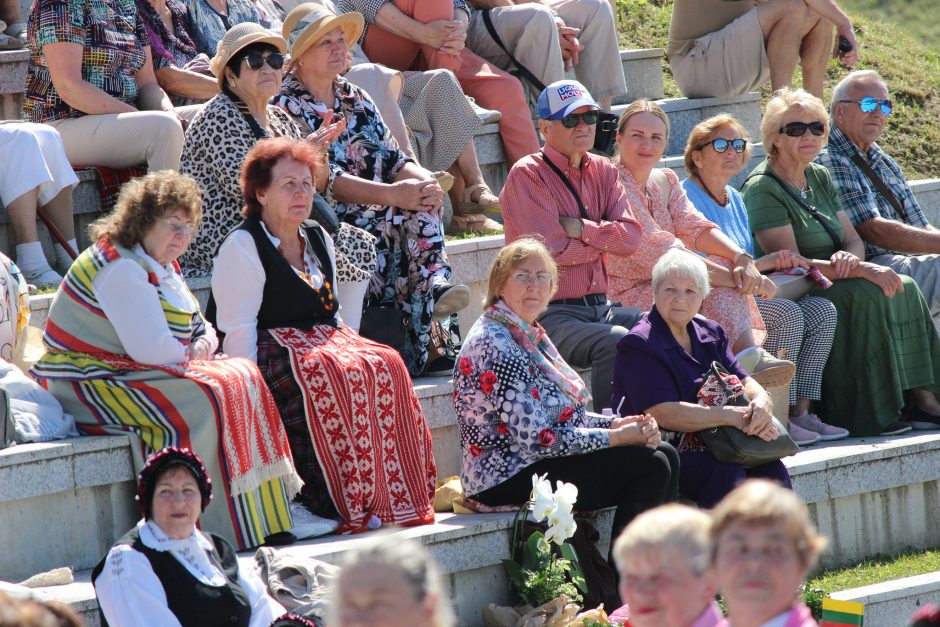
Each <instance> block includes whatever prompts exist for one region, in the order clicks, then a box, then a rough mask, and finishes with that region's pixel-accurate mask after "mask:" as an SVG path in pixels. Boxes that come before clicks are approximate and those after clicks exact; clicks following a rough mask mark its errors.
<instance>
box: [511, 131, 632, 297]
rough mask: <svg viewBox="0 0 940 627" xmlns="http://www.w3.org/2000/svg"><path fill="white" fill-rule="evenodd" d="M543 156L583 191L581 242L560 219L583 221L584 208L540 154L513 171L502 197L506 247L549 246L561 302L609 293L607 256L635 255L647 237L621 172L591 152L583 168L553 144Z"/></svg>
mask: <svg viewBox="0 0 940 627" xmlns="http://www.w3.org/2000/svg"><path fill="white" fill-rule="evenodd" d="M543 152H544V153H545V155H546V156H547V157H548V158H549V159H551V160H552V163H554V164H555V165H556V166H558V169H559V170H561V171H562V172H564V174H565V176H567V177H568V180H569V181H571V184H572V185H573V186H574V188H575V189H576V190H578V194H580V196H581V202H583V203H584V207H585V209H586V210H587V214H588V217H589V218H590V219H589V220H581V222H582V223H583V224H584V230H583V232H582V234H581V239H572V238H570V237H568V236H567V235H566V234H565V230H564V229H563V228H561V224H560V223H559V222H558V218H559V217H560V216H568V217H572V218H580V217H581V214H580V213H579V211H578V203H577V202H576V201H575V199H574V196H572V195H571V192H570V191H569V190H568V188H567V187H566V186H565V184H564V183H563V182H562V180H561V179H560V178H559V177H558V175H557V174H556V173H555V172H554V171H553V170H552V169H551V167H550V166H549V165H547V164H546V163H545V160H544V159H543V158H542V155H541V154H539V153H536V154H533V155H529V156H527V157H523V158H522V159H520V160H519V161H518V162H517V163H516V165H514V166H513V168H512V170H511V171H510V172H509V178H507V179H506V184H505V185H504V186H503V191H502V192H501V193H500V195H499V201H500V205H501V206H502V208H503V219H504V226H505V231H506V243H507V244H508V243H509V242H512V241H514V240H517V239H519V238H520V237H525V236H527V235H529V236H536V237H537V238H538V239H541V240H543V241H544V242H545V245H546V246H548V250H549V251H550V252H551V254H552V257H553V258H554V259H555V263H557V264H558V292H557V294H556V295H555V298H578V297H580V296H584V295H586V294H606V293H607V268H606V265H605V263H606V257H605V253H615V254H617V255H622V256H629V255H631V254H633V252H634V251H635V250H636V247H637V245H638V244H639V242H640V236H641V234H642V230H641V228H640V224H639V223H638V222H637V221H636V220H634V219H633V212H632V211H631V210H630V205H629V203H628V201H627V196H626V194H625V193H624V191H623V188H622V187H621V186H620V183H619V182H618V180H617V168H616V167H614V166H613V165H612V164H611V163H610V161H608V160H607V159H606V158H604V157H599V156H597V155H593V154H590V153H585V154H584V156H583V157H582V159H581V167H580V169H578V168H574V167H572V165H571V163H570V162H569V161H568V158H567V157H565V156H564V155H562V154H561V153H560V152H558V151H557V150H555V149H554V148H552V147H551V146H549V145H547V144H546V145H545V147H544V148H543Z"/></svg>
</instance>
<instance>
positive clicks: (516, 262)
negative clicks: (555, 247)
mask: <svg viewBox="0 0 940 627" xmlns="http://www.w3.org/2000/svg"><path fill="white" fill-rule="evenodd" d="M532 257H538V258H540V259H541V260H542V261H543V262H544V263H545V267H546V268H547V269H548V272H549V274H551V275H552V291H551V295H549V298H551V297H552V296H554V294H555V290H556V289H557V288H558V267H557V266H556V265H555V260H554V259H552V255H551V253H549V252H548V248H546V247H545V244H543V243H542V242H540V241H538V240H537V239H533V238H531V237H523V238H522V239H517V240H516V241H514V242H513V243H511V244H507V245H506V246H503V248H502V250H500V251H499V254H498V255H496V259H494V260H493V264H492V265H491V266H490V276H489V279H488V281H487V285H486V299H485V300H484V301H483V306H484V307H490V306H491V305H495V304H496V302H497V301H498V300H499V299H500V292H502V291H503V287H504V286H505V285H506V281H507V280H509V275H511V274H512V273H513V271H514V270H515V269H516V268H518V267H519V266H520V265H521V264H522V263H523V262H525V261H526V260H527V259H531V258H532Z"/></svg>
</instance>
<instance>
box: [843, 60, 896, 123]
mask: <svg viewBox="0 0 940 627" xmlns="http://www.w3.org/2000/svg"><path fill="white" fill-rule="evenodd" d="M858 83H881V84H882V85H884V86H885V87H887V86H888V84H887V83H885V81H884V79H883V78H881V74H879V73H878V72H877V71H875V70H853V71H851V72H849V73H848V74H846V75H845V78H843V79H842V80H841V81H839V83H838V84H837V85H836V86H835V89H833V90H832V102H831V103H830V104H829V117H830V119H832V121H833V122H834V121H835V118H836V105H837V104H839V101H840V100H847V99H848V95H849V93H850V92H851V91H852V89H854V88H855V85H857V84H858Z"/></svg>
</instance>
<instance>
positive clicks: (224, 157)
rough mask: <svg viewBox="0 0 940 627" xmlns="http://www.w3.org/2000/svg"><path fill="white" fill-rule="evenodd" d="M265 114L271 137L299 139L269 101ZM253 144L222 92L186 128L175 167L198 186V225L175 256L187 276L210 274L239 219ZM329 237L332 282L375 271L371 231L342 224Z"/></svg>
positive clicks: (291, 123) (350, 280)
mask: <svg viewBox="0 0 940 627" xmlns="http://www.w3.org/2000/svg"><path fill="white" fill-rule="evenodd" d="M267 113H268V123H269V125H270V129H271V131H272V132H273V134H274V135H275V136H277V137H283V136H286V137H294V138H296V139H303V137H304V133H303V131H301V129H300V127H299V126H298V125H297V124H296V123H295V122H294V121H293V120H292V119H291V118H290V116H288V115H287V114H285V113H284V112H283V111H281V110H280V109H278V108H277V107H275V106H272V105H268V112H267ZM256 142H257V140H256V139H255V135H254V133H253V132H252V129H251V126H250V125H249V124H248V121H247V120H246V119H245V116H244V115H243V114H242V112H241V110H240V109H239V107H238V104H237V103H236V102H235V101H234V100H232V98H230V97H229V95H228V94H226V93H221V94H219V95H218V96H215V97H214V98H213V99H212V100H210V101H209V102H207V103H206V105H205V107H203V109H202V111H200V112H199V114H198V115H196V117H195V118H194V119H193V121H192V123H191V124H190V125H189V128H188V129H187V130H186V139H185V141H184V143H183V156H182V159H181V165H180V170H181V171H182V172H183V173H185V174H189V175H190V176H192V177H193V178H194V179H196V182H197V183H198V184H199V187H200V188H201V189H202V225H201V226H200V227H199V232H198V233H196V236H195V237H194V238H193V241H192V243H190V245H189V249H188V250H187V251H186V252H185V253H184V254H183V255H182V256H181V257H180V260H179V261H180V265H181V266H182V267H183V275H184V276H186V277H187V278H198V277H208V276H209V275H211V274H212V259H213V257H215V253H216V251H217V250H218V248H219V246H220V245H221V244H222V240H224V239H225V236H226V235H228V233H229V231H231V230H232V229H234V228H235V227H236V226H238V225H239V224H240V223H241V221H242V207H244V205H245V200H244V198H243V197H242V190H241V185H240V183H239V179H240V176H241V170H242V162H243V161H244V160H245V156H246V155H247V154H248V151H250V150H251V149H252V148H253V147H254V145H255V143H256ZM333 239H334V243H335V248H336V280H337V282H339V283H355V282H358V281H362V280H365V279H368V278H370V277H371V276H372V274H373V272H375V269H376V254H375V244H374V238H373V237H372V235H370V234H369V233H367V232H365V231H364V230H362V229H360V228H356V227H355V226H353V225H351V224H348V223H341V224H340V228H339V231H338V232H337V233H336V234H335V235H334V237H333Z"/></svg>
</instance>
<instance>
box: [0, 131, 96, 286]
mask: <svg viewBox="0 0 940 627" xmlns="http://www.w3.org/2000/svg"><path fill="white" fill-rule="evenodd" d="M0 162H2V163H3V168H0V202H2V203H3V206H4V208H5V209H6V212H7V215H8V216H9V218H10V227H11V229H12V231H13V241H14V242H15V243H16V261H17V265H18V266H19V268H20V270H21V271H22V272H23V274H24V275H25V277H26V280H27V281H28V282H30V283H33V284H34V285H44V284H56V285H57V284H58V283H60V282H61V281H62V275H61V274H59V273H58V272H56V271H55V270H53V269H52V268H51V267H50V264H49V262H48V261H47V260H46V255H45V253H43V251H42V244H40V243H39V231H38V230H37V228H36V215H37V212H38V210H39V208H40V207H41V208H42V210H43V211H45V213H46V214H47V215H48V216H49V219H50V220H51V221H52V224H53V225H54V226H55V228H56V229H57V230H58V231H59V234H61V236H62V238H63V239H64V240H66V243H67V244H68V245H69V247H70V248H71V249H72V251H75V250H76V249H77V248H78V244H76V243H75V222H74V220H73V219H72V187H74V186H75V185H76V184H78V177H76V176H75V172H73V171H72V166H71V165H69V160H68V158H67V157H66V156H65V147H64V146H63V145H62V138H61V137H60V136H59V134H58V133H57V132H56V130H55V129H53V128H52V127H50V126H48V125H46V124H31V123H25V124H0ZM71 264H72V255H70V254H69V252H68V251H66V250H65V247H64V246H63V245H62V244H61V243H56V244H55V265H56V266H57V267H58V268H59V269H60V270H61V271H63V272H65V270H67V269H68V267H69V266H70V265H71Z"/></svg>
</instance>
